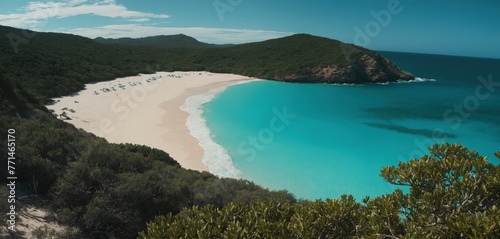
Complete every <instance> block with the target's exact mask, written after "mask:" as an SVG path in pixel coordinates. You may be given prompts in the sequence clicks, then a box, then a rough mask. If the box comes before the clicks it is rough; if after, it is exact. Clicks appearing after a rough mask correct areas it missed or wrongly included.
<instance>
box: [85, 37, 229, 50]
mask: <svg viewBox="0 0 500 239" xmlns="http://www.w3.org/2000/svg"><path fill="white" fill-rule="evenodd" d="M94 40H95V41H96V42H99V43H105V44H124V45H136V46H155V47H164V48H209V47H226V46H230V45H216V44H208V43H204V42H200V41H198V40H196V39H194V38H192V37H190V36H186V35H184V34H178V35H170V36H153V37H144V38H128V37H124V38H118V39H109V38H102V37H98V38H96V39H94Z"/></svg>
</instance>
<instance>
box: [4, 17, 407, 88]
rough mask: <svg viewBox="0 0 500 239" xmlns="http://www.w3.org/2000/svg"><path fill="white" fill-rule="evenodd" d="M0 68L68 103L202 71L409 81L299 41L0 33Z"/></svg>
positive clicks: (303, 38) (355, 54)
mask: <svg viewBox="0 0 500 239" xmlns="http://www.w3.org/2000/svg"><path fill="white" fill-rule="evenodd" d="M0 36H3V37H0V52H1V53H2V55H1V56H0V64H1V65H3V66H4V67H7V66H8V67H9V71H5V72H7V74H10V75H12V76H15V77H13V78H14V79H15V80H19V81H20V82H21V83H22V84H23V85H29V87H28V88H31V89H33V90H34V91H36V94H37V95H39V96H41V97H54V96H60V95H67V94H70V93H72V92H76V91H78V90H81V89H82V88H83V85H84V84H85V83H88V82H95V81H103V80H111V79H114V78H117V77H123V76H129V75H136V74H138V73H151V72H154V71H159V70H162V71H175V70H185V71H188V70H205V71H212V72H217V73H235V74H241V75H246V76H250V77H256V78H261V79H270V80H280V81H289V82H322V83H324V82H328V83H365V82H386V81H396V80H399V79H403V80H410V79H413V76H412V75H411V74H409V73H407V72H404V71H402V70H400V69H399V68H398V67H397V66H396V65H395V64H394V63H392V62H390V61H389V60H387V59H385V58H383V57H382V56H380V55H378V54H377V53H375V52H373V51H370V50H367V49H364V48H360V47H356V46H353V45H349V44H344V43H341V42H339V41H336V40H331V39H327V38H322V37H315V36H311V35H306V34H298V35H293V36H289V37H285V38H280V39H273V40H268V41H263V42H257V43H250V44H241V45H235V46H230V47H223V48H189V49H188V48H162V47H152V46H137V45H127V44H101V43H98V42H96V41H94V40H92V39H88V38H84V37H80V36H75V35H70V34H60V33H37V32H28V31H24V30H21V29H15V28H10V27H2V26H0Z"/></svg>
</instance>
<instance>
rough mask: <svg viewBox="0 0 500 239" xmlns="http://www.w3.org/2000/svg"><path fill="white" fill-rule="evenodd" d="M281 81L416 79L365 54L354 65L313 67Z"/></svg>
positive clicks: (378, 58)
mask: <svg viewBox="0 0 500 239" xmlns="http://www.w3.org/2000/svg"><path fill="white" fill-rule="evenodd" d="M277 78H278V79H277V80H279V81H288V82H311V83H313V82H314V83H349V84H358V83H377V82H393V81H399V80H403V81H408V80H414V79H415V77H414V76H413V75H412V74H410V73H409V72H407V71H404V70H401V69H400V68H399V67H398V66H397V65H396V64H395V63H394V62H392V61H390V60H388V59H386V58H385V57H383V56H381V55H378V54H376V53H374V52H370V53H366V54H363V55H362V56H361V57H359V58H358V59H357V60H356V61H355V62H354V63H353V64H350V65H345V66H339V65H337V64H332V65H329V66H326V67H320V66H317V67H313V68H311V69H310V74H307V75H296V74H294V75H287V76H284V77H277Z"/></svg>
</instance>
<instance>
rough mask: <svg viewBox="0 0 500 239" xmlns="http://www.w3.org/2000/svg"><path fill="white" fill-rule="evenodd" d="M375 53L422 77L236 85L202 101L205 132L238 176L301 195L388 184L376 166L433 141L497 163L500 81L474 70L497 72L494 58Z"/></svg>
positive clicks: (381, 190) (382, 189)
mask: <svg viewBox="0 0 500 239" xmlns="http://www.w3.org/2000/svg"><path fill="white" fill-rule="evenodd" d="M382 54H384V55H385V56H386V57H388V58H390V59H391V60H393V61H395V62H396V63H398V64H399V65H400V66H401V67H402V68H404V69H406V70H408V71H410V72H412V73H413V74H414V75H416V76H419V77H422V78H425V79H427V80H426V81H423V82H415V83H392V84H387V85H362V86H338V85H326V84H290V83H280V82H273V81H257V82H252V83H247V84H241V85H235V86H232V87H229V88H228V89H227V90H225V91H223V92H221V93H219V94H217V95H216V97H215V98H214V99H213V100H212V101H210V102H208V103H205V104H204V105H203V109H204V114H203V115H204V117H205V119H206V124H207V126H208V128H209V129H210V132H211V136H212V139H213V141H215V142H216V143H217V144H219V145H221V146H222V147H223V148H224V149H225V150H226V151H225V153H227V154H229V156H230V157H231V159H232V162H233V164H234V166H235V167H236V168H237V169H238V170H239V171H240V176H241V177H242V178H245V179H249V180H251V181H254V182H256V183H257V184H259V185H262V186H264V187H266V188H270V189H286V190H288V191H290V192H292V193H293V194H294V195H296V196H297V197H298V198H304V199H319V198H337V197H339V196H340V195H342V194H352V195H354V196H355V197H356V198H357V199H362V198H364V197H365V196H378V195H381V194H385V193H389V192H392V191H393V190H394V189H395V187H394V186H392V185H390V184H388V183H386V182H385V181H384V180H383V179H382V178H381V177H380V176H379V172H380V170H381V169H382V167H384V166H389V165H395V164H397V162H399V161H405V160H408V159H409V158H413V157H419V156H421V155H422V154H425V153H427V149H426V148H427V147H428V146H430V145H432V144H433V143H434V142H460V143H462V144H464V145H465V146H467V147H469V148H472V149H475V150H477V151H478V152H480V153H481V154H483V155H485V156H488V157H489V158H490V159H491V161H492V162H494V163H498V160H496V158H494V156H493V153H494V152H495V151H496V150H499V149H500V112H499V110H498V109H499V106H500V83H499V84H497V85H494V86H491V85H490V86H489V88H488V87H480V89H479V90H477V88H478V87H479V85H481V84H482V83H481V82H480V81H479V80H478V77H479V76H481V75H482V76H483V77H484V78H485V80H486V81H487V80H488V76H489V75H490V74H491V76H492V77H491V79H492V81H493V82H494V83H495V82H500V77H499V76H500V72H499V69H498V66H500V61H499V60H488V59H475V58H460V57H448V56H433V55H417V54H404V53H382ZM432 79H435V81H433V80H432ZM431 80H432V81H431ZM456 107H461V108H462V111H458V110H457V108H456ZM213 173H215V174H218V173H221V172H213ZM221 174H223V173H221Z"/></svg>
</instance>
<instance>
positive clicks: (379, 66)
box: [225, 34, 415, 84]
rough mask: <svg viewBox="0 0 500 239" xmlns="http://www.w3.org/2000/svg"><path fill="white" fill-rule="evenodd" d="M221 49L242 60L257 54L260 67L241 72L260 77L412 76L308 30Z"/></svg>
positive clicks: (351, 79) (352, 80) (369, 79)
mask: <svg viewBox="0 0 500 239" xmlns="http://www.w3.org/2000/svg"><path fill="white" fill-rule="evenodd" d="M225 50H226V51H234V53H235V54H236V55H237V56H242V57H241V58H242V59H238V62H246V60H245V59H243V58H244V57H245V56H250V57H251V58H254V57H255V56H258V58H259V59H260V62H259V65H258V67H259V68H260V71H258V72H257V73H253V72H249V71H248V70H246V71H242V72H241V73H242V74H249V75H250V76H253V77H258V78H263V79H271V80H277V81H284V82H297V83H299V82H300V83H348V84H357V83H376V82H393V81H400V80H402V81H407V80H413V79H415V78H414V76H413V75H412V74H411V73H409V72H407V71H404V70H402V69H400V68H399V67H398V66H397V65H396V64H395V63H394V62H392V61H390V60H389V59H387V58H385V57H383V56H381V55H379V54H378V53H376V52H374V51H371V50H368V49H366V48H362V47H358V46H355V45H351V44H346V43H343V42H340V41H337V40H333V39H328V38H323V37H317V36H312V35H308V34H297V35H292V36H289V37H284V38H280V39H273V40H268V41H264V42H258V43H250V44H244V45H241V46H235V47H229V48H227V49H225ZM252 55H254V56H252ZM232 65H235V63H232ZM246 65H247V66H250V68H253V67H257V66H253V65H252V63H251V62H247V64H246ZM237 68H238V67H236V69H237Z"/></svg>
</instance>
